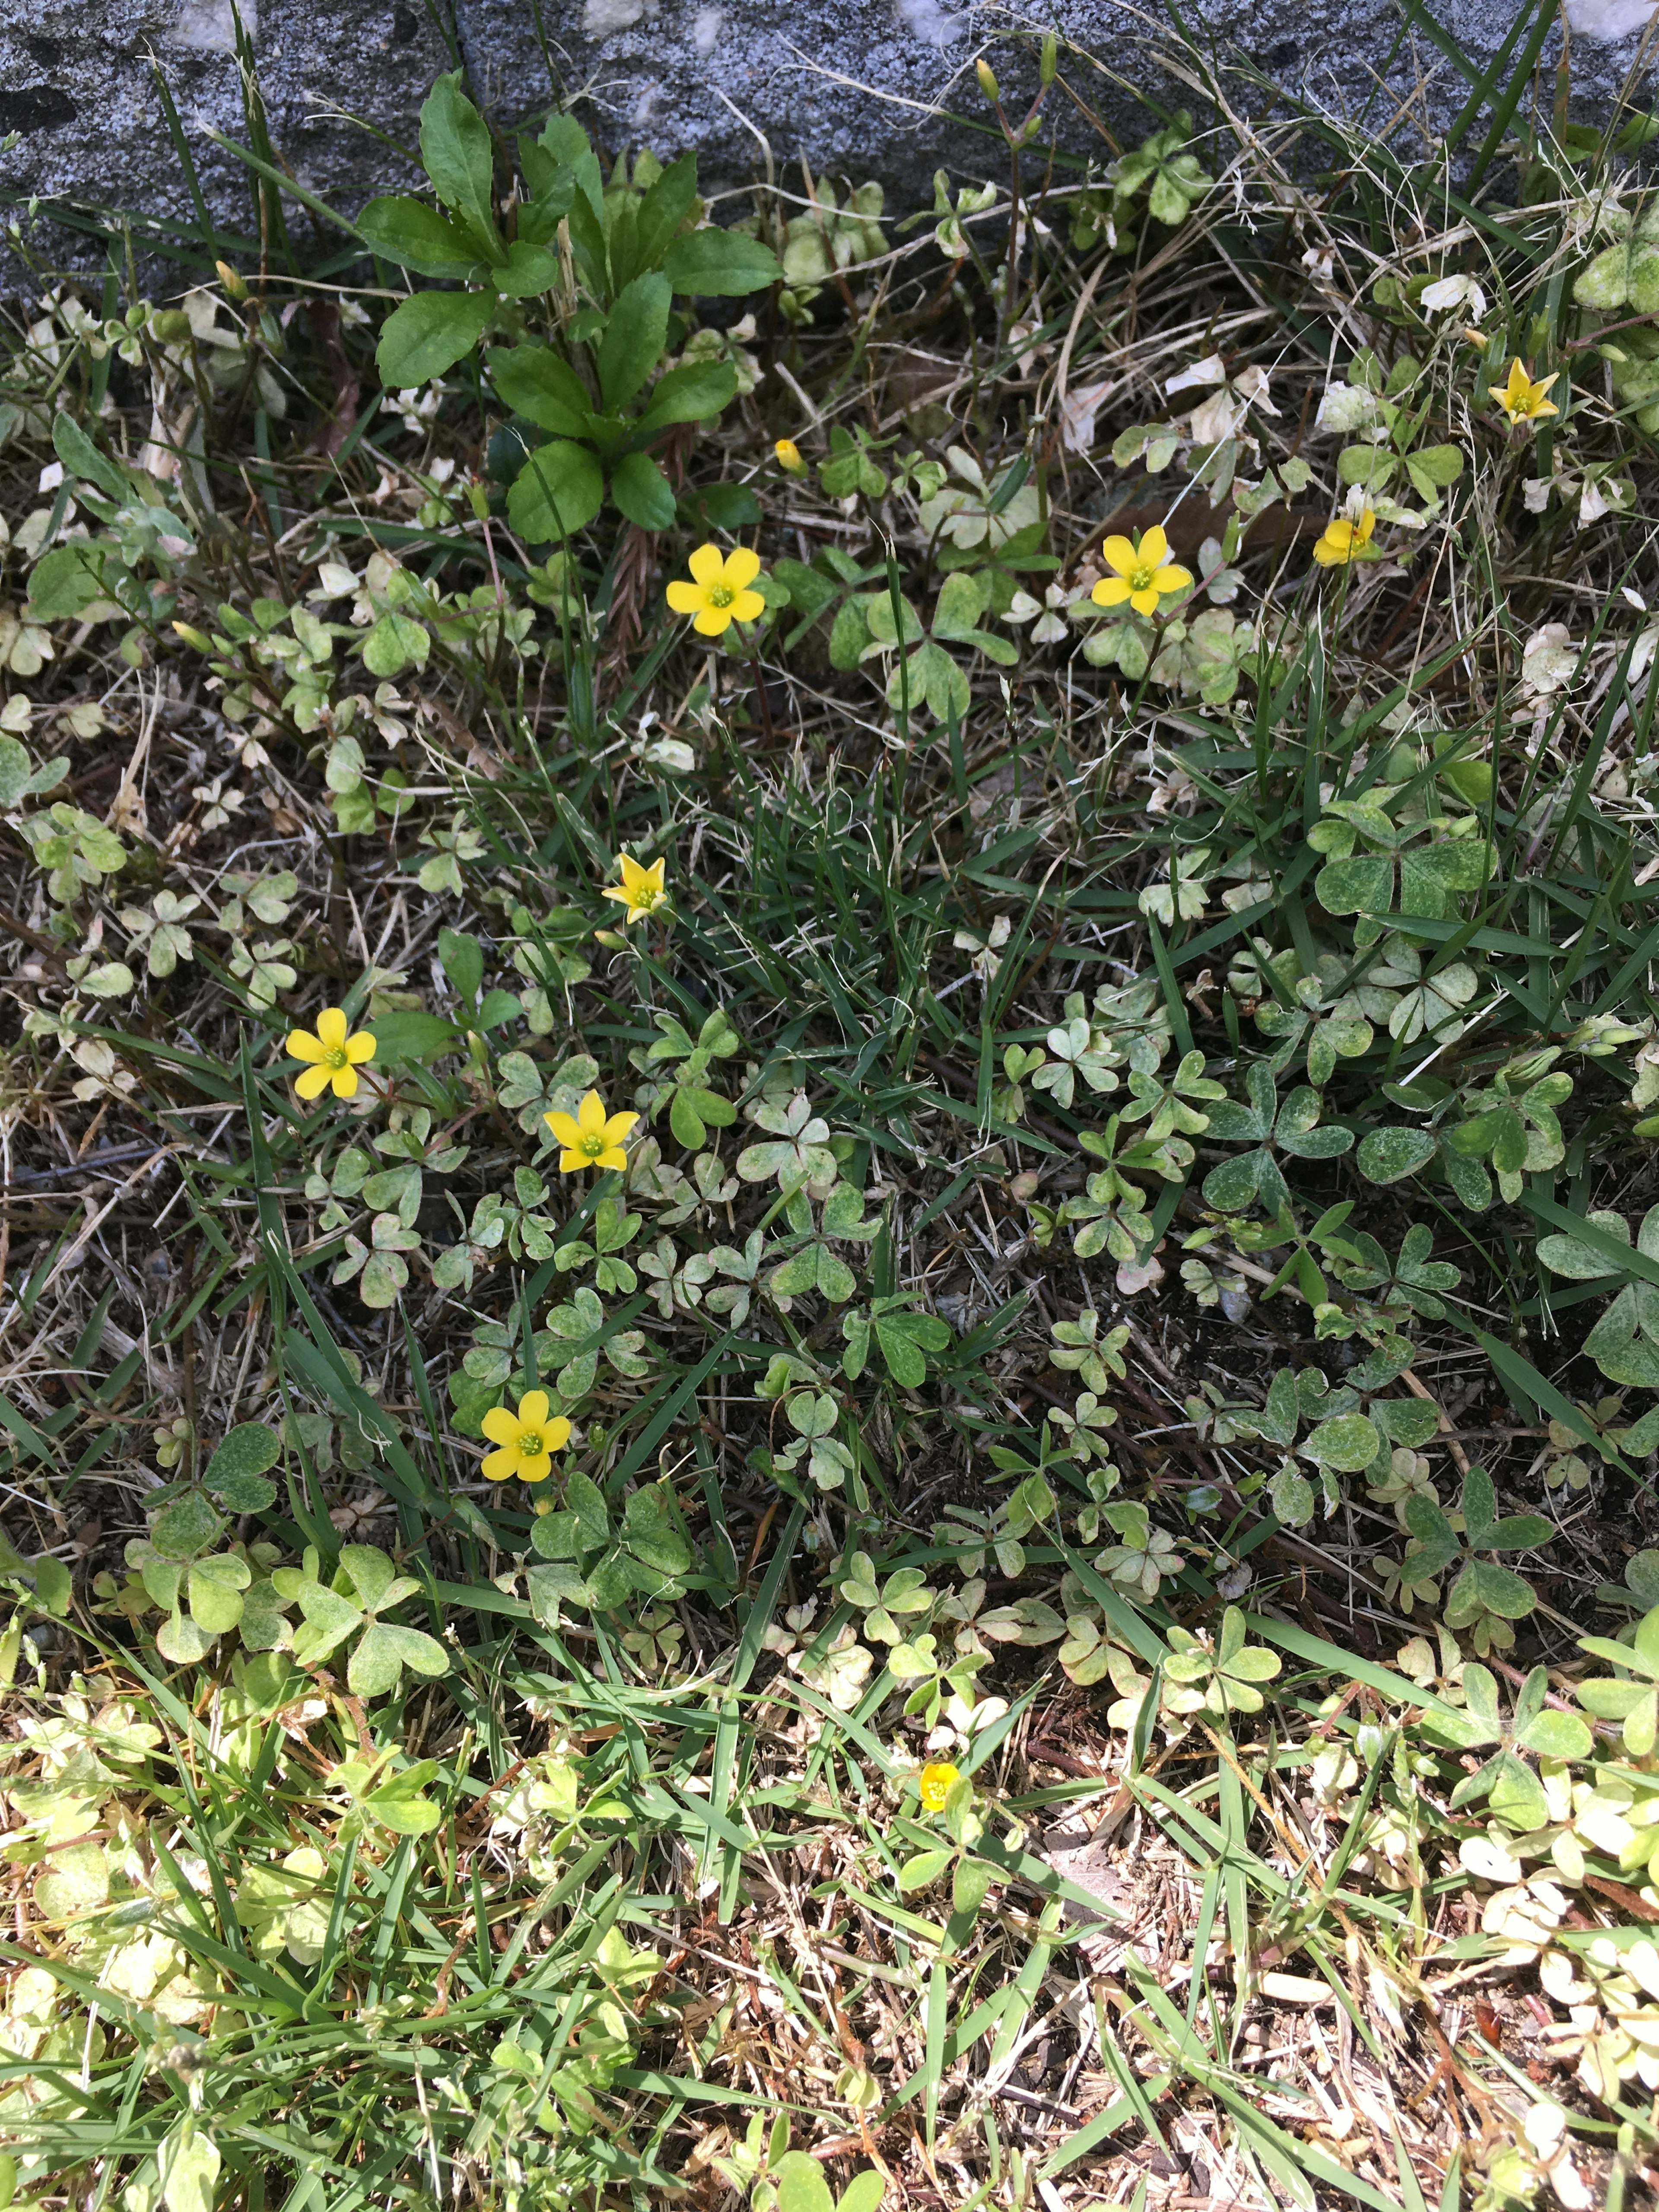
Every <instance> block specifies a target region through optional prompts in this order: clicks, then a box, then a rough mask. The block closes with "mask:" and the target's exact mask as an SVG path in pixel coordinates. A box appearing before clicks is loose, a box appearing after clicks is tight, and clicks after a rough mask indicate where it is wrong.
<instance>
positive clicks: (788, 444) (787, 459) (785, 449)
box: [772, 438, 806, 477]
mask: <svg viewBox="0 0 1659 2212" xmlns="http://www.w3.org/2000/svg"><path fill="white" fill-rule="evenodd" d="M772 452H773V453H774V455H775V458H776V460H777V464H778V466H779V467H780V468H781V470H782V471H783V472H784V474H785V476H787V477H804V476H805V474H806V464H805V461H804V460H803V459H801V450H800V447H799V446H798V445H797V444H796V443H795V441H794V440H793V438H780V439H779V440H778V442H777V443H776V445H775V446H774V447H773V448H772Z"/></svg>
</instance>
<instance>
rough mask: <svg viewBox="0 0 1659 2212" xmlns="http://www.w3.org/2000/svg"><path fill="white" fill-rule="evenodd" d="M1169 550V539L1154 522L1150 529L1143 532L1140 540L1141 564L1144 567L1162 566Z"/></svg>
mask: <svg viewBox="0 0 1659 2212" xmlns="http://www.w3.org/2000/svg"><path fill="white" fill-rule="evenodd" d="M1169 550H1170V541H1169V539H1168V538H1166V537H1165V536H1164V532H1163V530H1162V529H1161V528H1160V526H1158V524H1157V523H1156V522H1155V523H1154V524H1153V525H1152V528H1151V529H1150V530H1148V531H1146V532H1144V534H1143V535H1142V538H1141V540H1140V547H1139V553H1140V562H1141V566H1142V567H1143V568H1162V566H1163V565H1164V560H1165V558H1166V556H1168V553H1169Z"/></svg>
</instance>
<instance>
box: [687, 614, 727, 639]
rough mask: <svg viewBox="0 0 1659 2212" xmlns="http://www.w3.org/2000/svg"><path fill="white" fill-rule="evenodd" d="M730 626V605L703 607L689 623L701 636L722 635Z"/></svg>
mask: <svg viewBox="0 0 1659 2212" xmlns="http://www.w3.org/2000/svg"><path fill="white" fill-rule="evenodd" d="M731 626H732V610H731V608H730V607H705V608H704V609H703V611H702V613H701V614H700V615H699V616H697V617H696V620H695V621H694V622H693V623H692V624H691V627H692V629H695V630H696V631H697V632H698V633H699V634H700V635H702V636H703V637H724V636H725V635H726V631H727V630H728V629H730V628H731Z"/></svg>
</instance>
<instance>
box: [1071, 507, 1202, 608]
mask: <svg viewBox="0 0 1659 2212" xmlns="http://www.w3.org/2000/svg"><path fill="white" fill-rule="evenodd" d="M1100 550H1101V552H1102V553H1103V555H1104V556H1105V560H1106V565H1107V567H1108V568H1110V569H1112V570H1113V571H1114V574H1111V575H1109V576H1103V577H1102V578H1101V580H1100V581H1099V582H1098V583H1097V585H1096V586H1095V587H1094V589H1093V591H1092V592H1090V594H1089V597H1090V598H1091V599H1092V600H1093V601H1094V603H1095V605H1097V607H1121V605H1123V602H1124V601H1125V599H1127V601H1128V602H1129V605H1131V606H1132V607H1133V609H1134V611H1135V612H1136V613H1137V614H1138V615H1155V614H1156V613H1157V612H1158V601H1159V599H1168V598H1169V596H1170V593H1171V592H1184V591H1185V590H1186V588H1187V586H1188V584H1190V583H1191V582H1192V577H1191V575H1190V574H1188V571H1187V570H1186V569H1185V568H1177V567H1176V566H1175V564H1174V563H1173V562H1171V561H1170V541H1169V539H1168V538H1166V537H1165V536H1164V532H1162V531H1161V530H1160V529H1158V527H1157V526H1156V525H1154V526H1153V527H1152V529H1151V530H1149V531H1147V532H1146V535H1145V536H1144V537H1143V538H1141V541H1140V543H1139V545H1131V544H1130V543H1129V541H1128V539H1127V538H1108V539H1107V540H1106V543H1105V544H1103V546H1102V547H1101V549H1100Z"/></svg>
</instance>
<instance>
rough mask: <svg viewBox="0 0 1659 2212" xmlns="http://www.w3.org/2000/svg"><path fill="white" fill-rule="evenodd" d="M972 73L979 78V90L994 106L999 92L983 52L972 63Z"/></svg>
mask: <svg viewBox="0 0 1659 2212" xmlns="http://www.w3.org/2000/svg"><path fill="white" fill-rule="evenodd" d="M974 73H975V76H977V77H978V79H979V88H980V90H981V92H982V93H983V94H985V97H986V98H987V100H990V101H991V103H992V104H993V106H994V105H995V103H996V101H997V100H999V99H1000V97H1001V94H1000V92H999V91H998V89H997V81H996V78H995V76H994V74H993V73H992V69H991V64H990V63H989V62H987V60H986V58H985V57H984V55H983V54H981V56H980V58H979V59H978V60H977V61H976V62H975V64H974Z"/></svg>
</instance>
